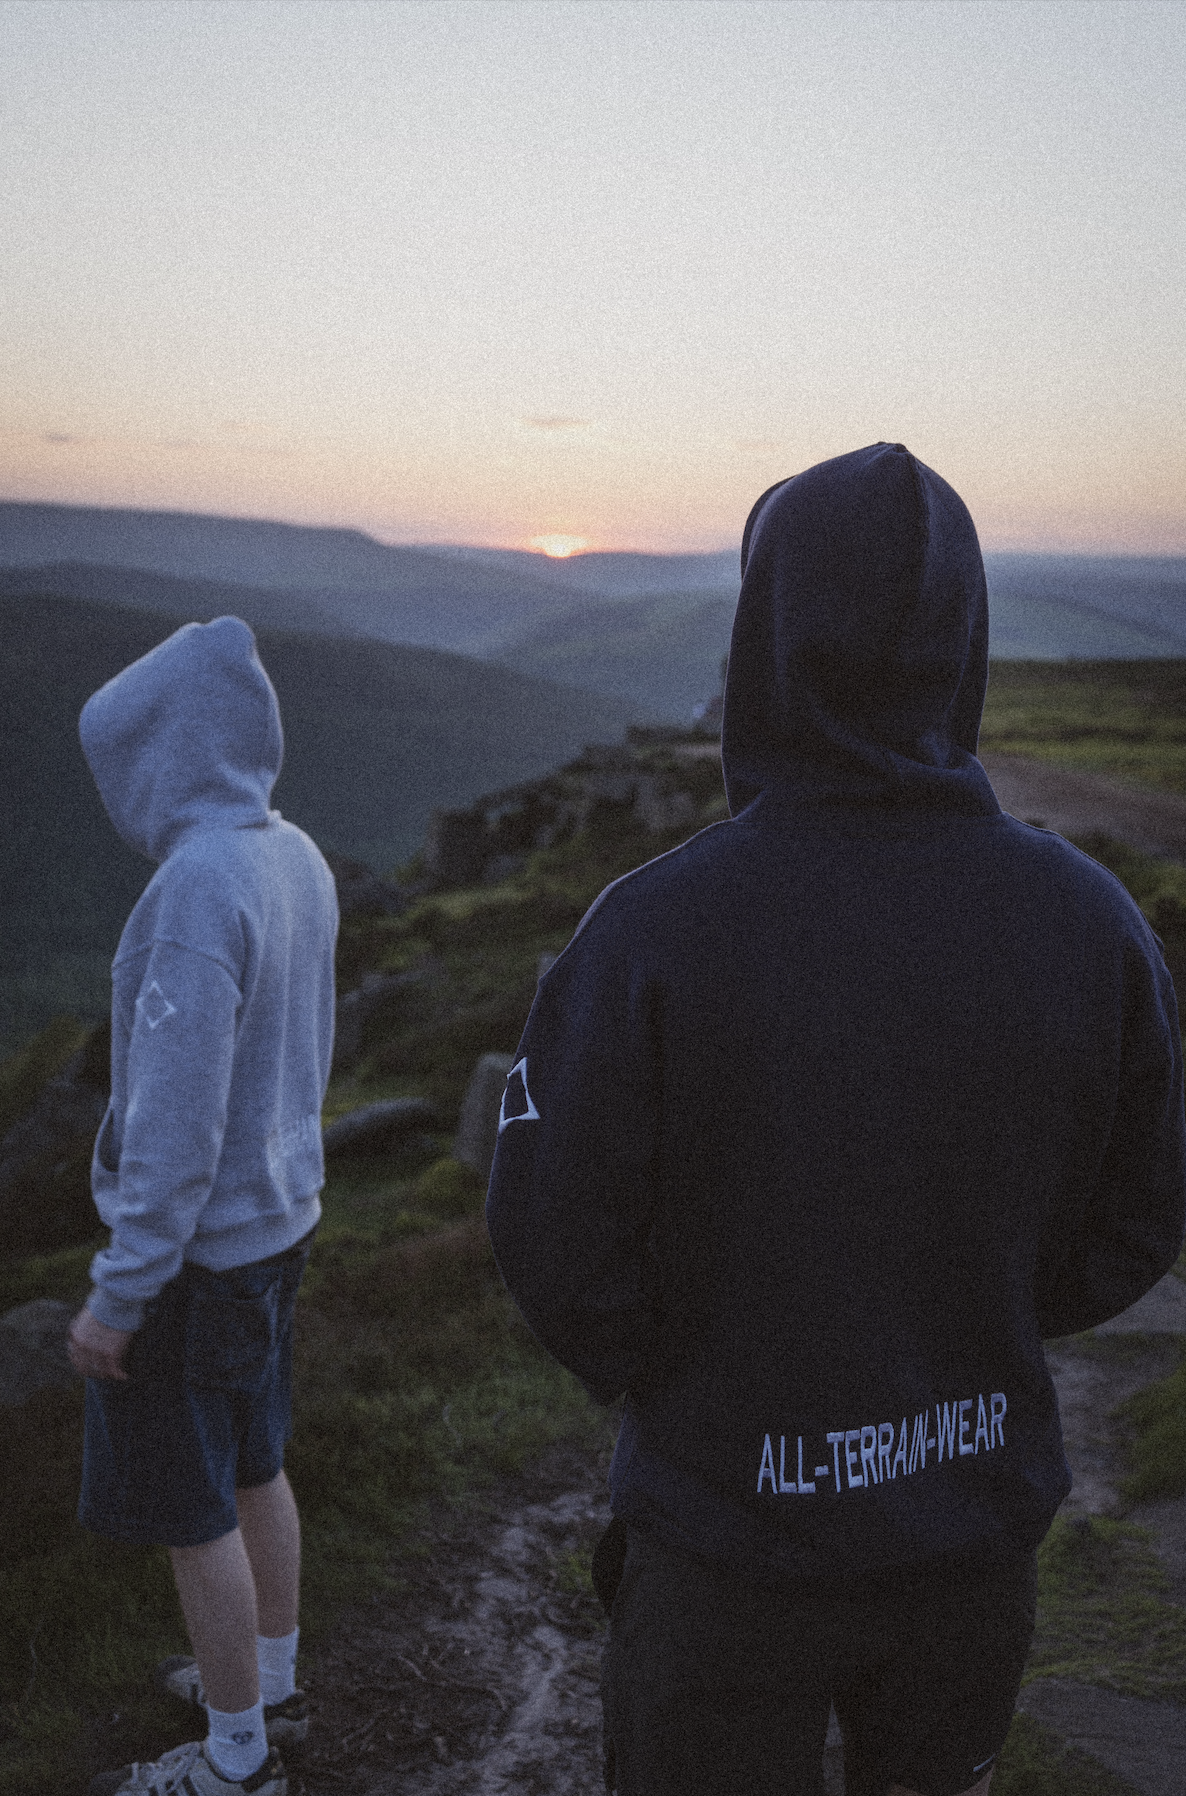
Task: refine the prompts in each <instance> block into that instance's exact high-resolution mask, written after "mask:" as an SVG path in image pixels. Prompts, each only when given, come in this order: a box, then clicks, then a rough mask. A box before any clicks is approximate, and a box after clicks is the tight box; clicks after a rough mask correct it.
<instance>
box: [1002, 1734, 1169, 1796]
mask: <svg viewBox="0 0 1186 1796" xmlns="http://www.w3.org/2000/svg"><path fill="white" fill-rule="evenodd" d="M992 1796H1137V1793H1136V1791H1135V1790H1134V1787H1133V1785H1132V1784H1130V1783H1127V1782H1126V1781H1125V1779H1124V1778H1122V1777H1117V1776H1116V1775H1115V1773H1114V1772H1111V1771H1108V1770H1106V1769H1105V1767H1104V1766H1103V1765H1101V1764H1100V1763H1099V1762H1098V1760H1096V1759H1093V1758H1089V1757H1088V1756H1087V1754H1086V1753H1082V1752H1076V1751H1075V1750H1074V1748H1073V1747H1070V1746H1066V1745H1065V1744H1064V1743H1063V1742H1062V1741H1061V1740H1060V1739H1059V1738H1058V1736H1057V1735H1056V1734H1053V1733H1051V1732H1050V1731H1049V1729H1047V1728H1044V1727H1043V1726H1042V1725H1041V1723H1040V1722H1038V1721H1035V1720H1034V1719H1033V1717H1032V1716H1030V1715H1014V1717H1013V1724H1012V1726H1011V1727H1010V1729H1009V1737H1008V1739H1007V1740H1006V1741H1005V1745H1004V1748H1003V1750H1002V1752H1001V1756H1000V1759H999V1760H998V1762H997V1766H996V1769H995V1771H994V1773H993V1780H992Z"/></svg>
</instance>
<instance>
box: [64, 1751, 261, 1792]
mask: <svg viewBox="0 0 1186 1796" xmlns="http://www.w3.org/2000/svg"><path fill="white" fill-rule="evenodd" d="M204 1746H205V1743H204V1742H203V1741H201V1740H191V1741H190V1743H189V1745H188V1746H175V1747H174V1748H173V1750H172V1752H166V1753H164V1754H163V1755H162V1757H161V1758H159V1759H157V1760H156V1761H155V1763H154V1764H151V1765H125V1766H124V1767H123V1769H122V1770H121V1771H104V1772H102V1773H100V1775H99V1776H98V1777H93V1778H92V1779H91V1783H90V1789H89V1791H88V1796H288V1778H287V1777H286V1776H285V1772H284V1764H283V1761H282V1760H281V1757H280V1754H279V1753H278V1752H277V1751H276V1748H275V1747H274V1746H273V1747H271V1748H270V1749H269V1751H268V1756H267V1758H266V1759H265V1760H264V1762H263V1764H262V1765H261V1766H260V1768H259V1770H258V1771H253V1772H252V1774H251V1776H250V1777H245V1778H243V1780H242V1782H240V1783H236V1782H235V1781H234V1780H233V1779H232V1778H229V1777H223V1775H222V1773H221V1772H220V1771H216V1770H215V1769H214V1766H213V1765H212V1764H211V1763H210V1760H209V1759H208V1758H207V1757H206V1753H205V1749H204Z"/></svg>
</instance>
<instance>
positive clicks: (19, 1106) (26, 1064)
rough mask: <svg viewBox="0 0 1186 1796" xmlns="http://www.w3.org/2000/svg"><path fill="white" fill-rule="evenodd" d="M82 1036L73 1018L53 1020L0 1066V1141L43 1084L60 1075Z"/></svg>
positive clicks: (78, 1023)
mask: <svg viewBox="0 0 1186 1796" xmlns="http://www.w3.org/2000/svg"><path fill="white" fill-rule="evenodd" d="M86 1036H87V1031H86V1029H85V1028H84V1026H83V1025H82V1024H81V1023H80V1022H78V1021H77V1020H76V1019H75V1018H74V1017H72V1016H57V1017H53V1018H51V1020H50V1021H49V1023H47V1024H46V1026H45V1028H44V1029H43V1030H42V1031H41V1033H40V1034H39V1035H37V1036H35V1037H34V1039H33V1040H32V1041H31V1042H29V1043H27V1044H26V1046H25V1047H24V1048H23V1049H21V1050H20V1051H19V1052H18V1053H16V1054H13V1055H11V1056H10V1057H9V1059H7V1060H5V1061H4V1062H3V1064H0V1137H2V1136H4V1135H7V1133H8V1131H9V1129H11V1127H12V1125H13V1123H14V1122H16V1121H17V1120H18V1119H19V1118H20V1117H22V1116H23V1115H24V1114H25V1111H26V1110H27V1109H28V1108H29V1106H30V1104H32V1102H33V1100H34V1098H35V1097H36V1096H37V1093H38V1092H39V1091H40V1090H41V1087H42V1086H43V1085H44V1084H45V1083H46V1081H47V1080H49V1079H52V1078H53V1077H54V1075H55V1074H57V1073H60V1072H61V1070H62V1068H63V1067H64V1066H65V1064H66V1062H67V1061H68V1060H69V1059H70V1057H71V1055H72V1054H75V1053H77V1052H78V1049H79V1048H80V1047H81V1046H82V1044H83V1042H84V1041H85V1040H86Z"/></svg>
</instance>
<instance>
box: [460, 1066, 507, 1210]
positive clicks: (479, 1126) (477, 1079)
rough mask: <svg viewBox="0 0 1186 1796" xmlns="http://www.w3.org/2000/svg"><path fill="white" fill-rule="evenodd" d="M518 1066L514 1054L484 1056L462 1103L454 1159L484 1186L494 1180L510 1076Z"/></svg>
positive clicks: (474, 1071) (472, 1075) (471, 1077)
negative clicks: (492, 1171)
mask: <svg viewBox="0 0 1186 1796" xmlns="http://www.w3.org/2000/svg"><path fill="white" fill-rule="evenodd" d="M514 1064H515V1060H514V1056H513V1055H512V1054H483V1055H482V1058H481V1059H480V1060H479V1061H478V1064H477V1065H476V1066H475V1068H474V1070H473V1073H472V1074H471V1076H470V1082H469V1084H468V1085H467V1086H466V1090H465V1096H464V1098H463V1099H462V1100H461V1117H460V1120H459V1122H458V1124H457V1135H456V1137H455V1139H454V1142H453V1158H454V1159H455V1160H460V1161H461V1163H462V1165H463V1166H468V1167H470V1168H471V1170H472V1171H474V1172H476V1173H477V1175H478V1177H479V1178H480V1179H481V1181H482V1183H483V1184H486V1183H487V1181H488V1180H489V1178H490V1167H491V1164H492V1163H493V1160H494V1149H495V1145H496V1143H497V1141H498V1113H499V1110H500V1108H501V1106H502V1094H503V1092H504V1091H505V1090H506V1083H507V1074H508V1073H509V1072H510V1070H511V1068H512V1066H514Z"/></svg>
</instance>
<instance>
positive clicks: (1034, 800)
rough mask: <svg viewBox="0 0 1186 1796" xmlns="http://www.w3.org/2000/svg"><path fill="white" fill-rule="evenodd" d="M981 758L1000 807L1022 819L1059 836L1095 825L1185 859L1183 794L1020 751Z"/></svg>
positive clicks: (1185, 800) (1137, 845)
mask: <svg viewBox="0 0 1186 1796" xmlns="http://www.w3.org/2000/svg"><path fill="white" fill-rule="evenodd" d="M981 760H982V762H983V764H984V769H985V772H986V773H987V774H988V777H989V779H990V780H991V781H992V784H993V789H994V791H995V792H996V795H997V797H998V799H999V800H1000V802H1001V806H1002V808H1003V809H1004V810H1006V811H1008V812H1010V814H1011V815H1012V816H1014V817H1020V818H1021V819H1022V821H1023V822H1025V823H1041V824H1042V826H1043V827H1044V828H1046V829H1054V830H1057V831H1058V833H1059V835H1060V836H1083V835H1087V834H1089V833H1090V832H1091V831H1092V830H1101V831H1102V832H1103V833H1104V834H1105V835H1108V836H1115V837H1117V839H1118V840H1119V841H1121V842H1128V843H1130V844H1131V846H1132V847H1133V848H1140V849H1142V850H1143V851H1144V853H1146V854H1164V855H1168V856H1169V857H1170V858H1171V859H1172V860H1178V861H1186V798H1176V797H1175V796H1174V794H1173V793H1172V792H1151V791H1143V790H1142V789H1141V788H1140V787H1138V786H1130V785H1126V784H1125V782H1124V781H1123V780H1118V779H1112V778H1111V777H1109V776H1108V775H1107V774H1102V773H1080V772H1078V771H1076V770H1075V769H1073V768H1069V767H1054V766H1052V765H1051V764H1050V762H1048V761H1033V760H1030V759H1029V758H1028V757H1027V756H1025V755H997V754H985V755H982V756H981Z"/></svg>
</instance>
